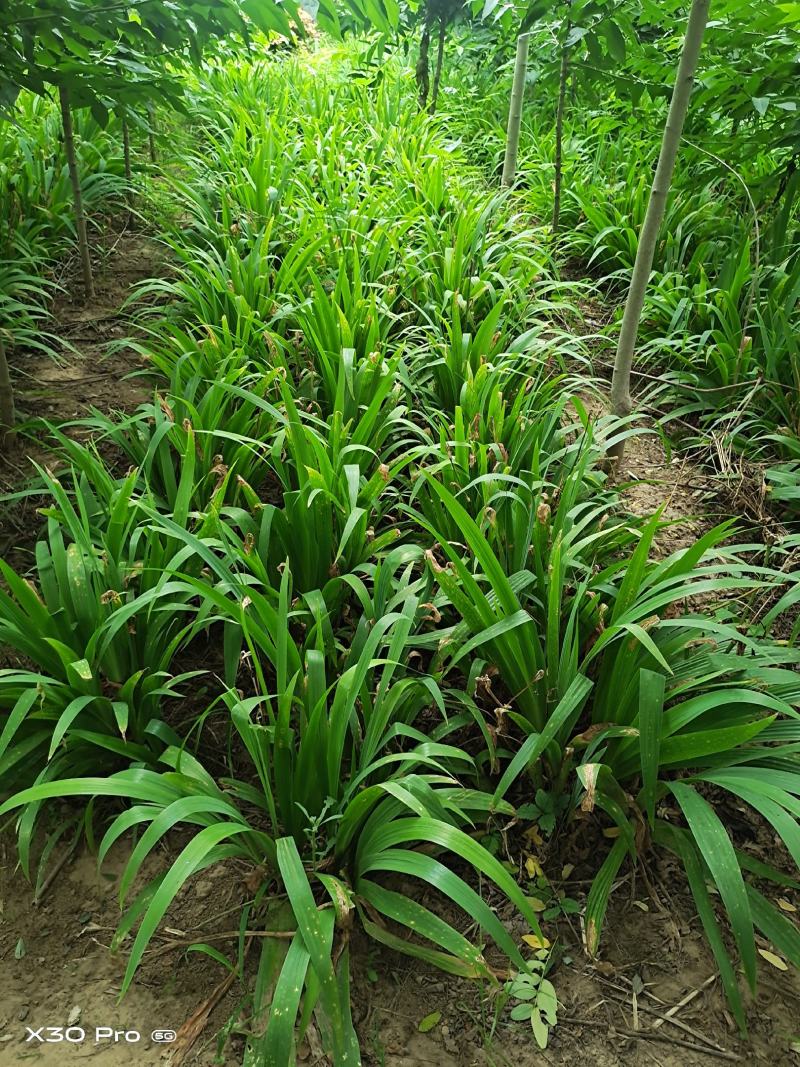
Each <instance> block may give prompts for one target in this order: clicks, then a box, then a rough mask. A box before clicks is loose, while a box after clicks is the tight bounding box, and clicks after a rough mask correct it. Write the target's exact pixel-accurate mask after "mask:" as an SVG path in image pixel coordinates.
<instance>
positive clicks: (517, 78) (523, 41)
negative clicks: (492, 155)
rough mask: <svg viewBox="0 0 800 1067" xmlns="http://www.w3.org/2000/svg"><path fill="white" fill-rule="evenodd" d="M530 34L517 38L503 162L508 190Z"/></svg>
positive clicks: (514, 163) (514, 161)
mask: <svg viewBox="0 0 800 1067" xmlns="http://www.w3.org/2000/svg"><path fill="white" fill-rule="evenodd" d="M530 36H531V35H530V34H529V33H523V34H520V36H519V37H518V38H517V58H516V60H515V62H514V83H513V85H512V86H511V103H510V105H509V108H508V127H507V129H506V158H505V160H504V162H503V177H502V179H501V181H500V184H501V185H502V186H503V188H504V189H507V188H508V187H509V186H511V185H512V184H513V182H514V175H515V174H516V171H517V152H518V151H519V131H520V126H521V125H522V104H523V101H524V99H525V76H526V74H527V73H528V41H529V40H530Z"/></svg>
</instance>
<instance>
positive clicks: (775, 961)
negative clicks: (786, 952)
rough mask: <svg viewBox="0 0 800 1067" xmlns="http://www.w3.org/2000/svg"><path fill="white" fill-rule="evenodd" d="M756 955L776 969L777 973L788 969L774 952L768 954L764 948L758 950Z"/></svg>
mask: <svg viewBox="0 0 800 1067" xmlns="http://www.w3.org/2000/svg"><path fill="white" fill-rule="evenodd" d="M758 954H759V956H761V957H762V958H763V959H765V960H766V961H767V963H771V964H772V966H773V967H777V968H778V970H779V971H788V970H789V968H788V967H787V966H786V964H785V963H784V961H783V960H782V959H781V958H780V956H776V955H775V953H774V952H770V951H769V950H768V949H766V948H760V949H759V950H758Z"/></svg>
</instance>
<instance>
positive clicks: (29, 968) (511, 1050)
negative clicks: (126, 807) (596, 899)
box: [0, 837, 800, 1067]
mask: <svg viewBox="0 0 800 1067" xmlns="http://www.w3.org/2000/svg"><path fill="white" fill-rule="evenodd" d="M178 847H179V843H177V842H174V841H173V842H171V843H170V844H169V845H168V846H167V847H166V848H165V850H164V851H163V852H162V853H161V854H160V855H159V856H157V857H155V858H153V859H152V860H151V862H150V863H149V864H148V866H147V868H146V870H145V871H144V873H143V875H142V877H141V878H140V881H141V882H143V881H144V880H146V879H149V878H151V877H153V876H154V875H155V874H156V873H157V872H158V870H159V869H164V868H165V867H166V866H168V865H169V863H170V862H171V860H172V859H174V856H175V854H176V853H177V850H178ZM587 852H588V850H587ZM126 858H127V853H126V847H125V846H124V845H123V846H122V847H121V848H119V849H117V850H115V851H113V852H112V853H111V855H110V858H109V859H108V860H107V862H106V863H105V864H104V866H103V869H102V871H100V872H98V870H97V865H96V861H95V858H94V857H93V856H92V855H90V854H89V853H88V852H87V851H80V852H79V853H78V854H77V857H76V858H74V859H73V860H71V861H70V862H68V863H67V864H65V866H64V867H63V869H62V870H61V871H60V873H59V875H58V877H57V878H56V879H55V880H54V882H53V883H52V885H51V886H50V888H49V890H48V891H47V893H46V894H45V895H44V898H43V900H42V902H41V903H40V904H39V905H38V907H37V906H33V905H32V895H33V894H32V889H31V887H30V885H29V884H28V883H27V882H26V881H25V879H24V878H23V876H22V874H21V873H20V872H19V871H15V870H14V865H15V862H16V853H15V849H14V845H13V841H11V840H10V837H8V838H6V839H4V840H3V843H2V846H1V847H0V989H2V991H3V992H2V999H1V1000H0V1064H1V1065H3V1067H5V1065H6V1064H9V1065H11V1064H18V1063H23V1062H27V1061H31V1062H36V1063H42V1064H52V1065H53V1067H56V1065H60V1064H62V1063H72V1062H76V1063H78V1062H83V1061H91V1062H93V1063H96V1064H100V1065H101V1067H106V1065H108V1067H129V1065H131V1067H132V1065H134V1064H137V1065H139V1064H141V1065H150V1064H152V1065H154V1067H155V1065H161V1064H162V1063H164V1062H165V1057H167V1058H168V1057H169V1047H168V1046H164V1045H161V1044H158V1043H156V1042H154V1041H153V1040H152V1038H151V1034H152V1032H153V1031H155V1030H165V1029H171V1030H175V1031H180V1030H181V1027H182V1026H184V1024H185V1023H187V1021H189V1020H190V1019H192V1017H193V1016H195V1014H196V1013H197V1012H198V1009H202V1007H203V1006H204V1005H205V1004H206V1003H207V1002H208V1001H209V999H212V1000H213V998H214V995H215V991H217V992H218V991H219V987H220V983H222V982H223V980H224V978H225V972H224V970H223V968H222V967H221V966H220V965H219V964H218V963H216V962H215V961H213V960H211V959H209V958H208V957H207V956H205V955H202V954H200V953H188V952H187V951H186V942H187V941H190V940H192V939H194V940H197V941H203V940H204V939H208V941H209V942H210V943H211V944H213V945H214V946H215V947H216V948H218V949H219V950H220V951H222V952H223V953H224V954H226V955H227V956H228V957H229V958H232V959H233V958H235V941H234V939H233V938H231V937H228V938H225V939H221V940H220V939H218V936H219V935H220V934H226V933H227V934H229V933H231V931H232V928H235V927H236V925H237V922H238V912H239V909H240V907H241V905H242V903H243V902H244V901H245V900H246V899H247V897H248V895H249V894H248V888H247V872H246V871H244V870H243V869H241V868H238V867H234V866H231V865H226V866H223V867H219V868H216V869H212V870H211V871H209V872H204V873H203V874H202V875H201V876H199V877H198V878H197V879H195V880H194V881H193V882H191V883H190V884H189V885H188V886H187V887H186V888H185V889H184V891H183V892H182V894H181V895H180V896H179V898H178V900H177V901H176V903H175V905H174V906H173V907H172V908H171V909H170V911H169V913H168V916H167V920H166V922H165V923H164V924H163V926H162V928H161V929H160V931H159V933H158V934H157V936H156V937H155V938H154V940H153V942H152V944H151V948H150V949H149V950H148V953H147V954H146V956H145V962H144V964H143V966H142V967H141V968H140V970H139V972H138V974H137V977H136V979H135V981H134V983H133V985H132V986H131V988H130V990H129V992H128V993H127V995H126V996H125V998H124V1000H123V1001H122V1003H118V994H119V989H120V985H121V981H122V976H123V973H124V969H125V963H126V953H127V951H128V950H129V948H130V940H129V939H128V940H127V941H126V942H125V944H124V945H123V948H122V950H121V951H120V952H119V953H118V954H116V955H112V954H111V953H110V952H109V945H110V942H111V937H112V934H113V931H114V929H115V927H116V924H117V921H118V919H119V914H120V912H119V904H118V900H117V888H118V880H119V876H120V874H121V872H122V869H123V867H124V864H125V861H126ZM587 858H588V859H589V860H591V856H588V857H587ZM552 859H553V864H552V867H553V869H552V870H551V869H550V865H547V864H546V865H545V873H546V874H547V875H548V877H550V879H551V881H552V884H553V886H555V887H560V888H563V889H564V890H565V891H566V892H567V893H568V895H570V896H573V897H574V898H575V899H576V900H578V902H582V900H583V895H584V893H585V891H586V889H587V888H588V883H587V878H588V875H589V874H590V873H591V871H592V865H591V862H589V863H588V864H587V865H585V869H581V865H580V864H579V866H578V869H577V870H576V871H575V872H573V873H572V874H571V875H570V878H569V879H568V880H566V881H562V880H561V879H560V878H559V873H560V862H561V861H560V860H558V861H557V862H556V857H555V856H554V857H552ZM584 875H585V876H586V878H584V877H576V876H584ZM650 876H651V880H652V885H653V888H652V890H650V889H649V888H648V886H647V884H646V882H645V881H644V880H641V879H640V880H638V881H634V880H632V879H631V877H626V878H624V879H622V880H621V882H620V883H619V884H618V886H617V889H616V891H615V894H614V896H613V897H612V906H611V908H610V911H609V915H608V917H607V920H606V925H605V930H604V940H603V946H602V949H603V951H602V956H601V959H599V960H597V961H592V960H590V959H588V957H587V956H586V955H585V952H584V950H583V948H582V944H581V932H580V929H579V923H578V922H577V921H575V920H574V919H573V920H571V921H567V920H561V921H559V922H551V923H549V924H546V926H545V932H546V933H547V935H548V936H549V937H550V938H551V939H552V940H553V941H554V942H555V941H556V938H557V939H558V944H559V948H560V952H561V954H562V955H561V957H560V961H559V963H558V964H557V966H556V967H555V968H554V970H553V972H552V974H551V978H552V980H553V982H554V984H555V986H556V989H557V991H558V996H559V1001H560V1012H559V1015H560V1019H559V1025H558V1027H557V1029H556V1030H555V1032H554V1033H553V1035H552V1038H551V1043H550V1046H549V1047H548V1049H547V1050H546V1051H544V1052H542V1051H540V1050H539V1049H538V1048H537V1046H536V1045H535V1043H534V1041H533V1038H532V1035H531V1032H530V1029H529V1027H528V1024H527V1023H514V1022H512V1021H511V1020H510V1018H509V1014H508V1007H506V1009H505V1010H502V1011H501V1010H500V1009H501V1004H500V1003H499V1001H498V998H497V994H496V992H492V991H491V990H489V989H488V988H481V987H479V986H477V985H476V984H475V983H471V982H466V981H462V980H458V979H454V978H451V977H449V976H447V975H444V974H442V973H441V972H438V971H434V970H432V969H429V968H426V967H424V966H421V965H420V964H418V963H417V961H414V960H411V959H410V958H406V957H403V956H400V955H397V954H392V953H389V952H386V951H384V950H382V949H377V948H376V946H374V945H372V944H370V943H369V942H368V941H367V940H366V938H364V937H363V936H360V935H355V936H354V942H353V945H352V946H351V949H352V958H353V968H354V982H353V1011H354V1020H355V1022H356V1025H357V1028H358V1030H359V1034H360V1037H361V1042H362V1048H363V1050H364V1062H365V1064H367V1065H369V1067H381V1065H383V1067H424V1065H427V1064H430V1065H431V1067H434V1065H435V1067H462V1065H463V1067H505V1065H509V1064H514V1065H515V1067H539V1065H558V1067H567V1065H572V1064H575V1063H577V1062H579V1061H580V1060H583V1059H584V1058H587V1057H588V1058H589V1059H590V1060H591V1061H592V1062H593V1063H596V1064H598V1065H599V1067H611V1065H614V1064H619V1065H639V1064H655V1065H656V1067H658V1065H661V1067H705V1065H710V1064H712V1063H720V1062H740V1063H768V1062H771V1063H773V1064H787V1065H790V1064H793V1063H800V1056H798V1054H797V1052H796V1051H793V1046H796V1047H797V1048H800V1045H798V1044H797V1042H798V1039H800V1025H798V1024H797V1023H796V1018H797V1017H796V1016H795V1015H794V1012H795V1011H796V1010H797V1007H798V1004H800V977H798V975H796V974H794V973H791V972H783V971H780V970H776V969H774V968H771V967H770V966H769V965H768V964H766V963H765V964H764V965H763V967H762V972H767V973H762V976H761V982H760V985H759V992H758V995H757V997H756V998H755V999H751V1000H750V1001H749V1003H748V1022H749V1027H750V1034H749V1038H748V1039H747V1040H743V1039H742V1038H741V1037H740V1036H739V1035H738V1033H737V1030H736V1027H735V1025H734V1023H733V1020H732V1019H731V1017H730V1014H729V1012H728V1010H727V1007H726V1003H725V999H724V996H723V993H722V990H721V988H720V986H719V982H718V981H717V980H716V979H715V977H714V976H715V966H714V963H713V960H712V959H711V957H710V954H709V952H708V950H707V948H706V944H705V940H704V937H703V933H702V930H701V929H700V925H699V922H698V920H697V918H696V916H695V913H694V910H693V907H692V904H691V901H690V899H689V898H688V895H687V893H686V890H685V889H684V887H683V884H682V879H681V877H680V875H679V872H677V871H676V870H675V869H674V868H673V867H672V865H671V864H670V863H669V861H666V862H664V861H659V862H658V863H657V864H656V865H654V868H653V869H651V871H650ZM417 895H418V896H419V897H420V898H421V900H422V902H423V903H425V904H427V905H428V906H433V907H435V901H434V899H433V895H432V894H431V899H426V891H425V889H424V888H423V889H422V890H421V892H420V887H417ZM787 899H789V902H790V903H791V902H792V900H794V904H795V905H800V900H797V899H795V898H793V897H792V895H791V894H788V896H787ZM500 915H501V917H502V918H503V920H504V922H505V923H506V925H507V926H508V928H509V930H510V931H511V932H512V933H513V934H515V935H518V936H519V935H521V934H522V933H525V932H526V929H524V928H523V926H522V924H521V920H519V919H517V918H516V917H515V916H514V914H513V910H512V909H510V908H509V909H508V910H507V911H506V910H504V908H503V906H502V905H501V906H500ZM446 917H447V918H448V919H449V920H450V921H457V917H456V915H455V914H448V915H447V916H446ZM461 922H462V925H463V917H462V918H461ZM468 933H469V934H470V935H472V936H475V935H476V931H474V930H470V931H468ZM760 944H761V945H762V947H765V948H768V945H767V943H766V942H763V941H762V942H760ZM487 951H488V954H489V958H491V948H489V949H488V950H487ZM255 957H256V953H255V952H254V953H252V954H251V959H250V966H249V967H248V971H249V972H250V973H249V974H248V978H249V979H250V980H252V977H253V974H252V971H253V966H254V964H255ZM497 962H499V959H498V961H497ZM634 994H636V995H634ZM682 1003H683V1005H684V1006H683V1007H681V1008H679V1010H678V1011H677V1012H675V1014H674V1016H673V1020H674V1021H673V1022H669V1021H663V1020H660V1018H659V1017H660V1016H665V1015H667V1013H669V1012H671V1010H672V1009H673V1008H674V1007H675V1006H676V1005H679V1004H682ZM634 1005H635V1006H634ZM245 1007H246V1006H245V1004H244V995H243V993H242V989H241V986H239V985H237V984H234V985H233V986H232V987H231V988H230V990H228V991H227V992H226V993H225V994H224V995H223V996H222V997H221V998H220V1000H219V1002H218V1003H217V1004H216V1006H215V1007H214V1008H213V1010H212V1011H211V1014H210V1018H209V1020H208V1023H207V1025H206V1026H205V1027H204V1029H203V1030H202V1033H201V1035H200V1038H199V1039H198V1041H197V1043H196V1044H195V1045H194V1047H193V1048H192V1049H191V1051H190V1053H189V1055H188V1056H187V1057H186V1059H185V1060H184V1061H183V1062H185V1063H186V1064H193V1065H202V1067H211V1065H213V1064H216V1065H219V1067H234V1065H237V1064H239V1063H241V1054H242V1049H243V1042H244V1038H243V1037H242V1036H241V1034H240V1033H239V1034H237V1033H234V1035H233V1036H232V1037H231V1038H230V1040H228V1041H227V1043H225V1044H224V1048H223V1049H222V1050H221V1051H220V1052H218V1050H217V1040H216V1034H217V1033H218V1031H219V1030H220V1029H222V1028H223V1027H225V1026H226V1024H227V1023H228V1022H230V1021H233V1022H234V1023H235V1021H236V1020H237V1019H238V1018H241V1019H242V1020H245V1019H246V1014H247V1013H246V1010H245ZM434 1015H435V1016H437V1018H436V1019H435V1021H434V1023H433V1025H432V1027H431V1029H430V1030H429V1031H428V1032H421V1031H420V1024H421V1023H423V1020H427V1021H428V1022H430V1020H431V1016H434ZM68 1022H71V1025H73V1026H76V1027H80V1028H82V1029H84V1030H85V1031H86V1033H87V1035H88V1037H87V1039H86V1040H85V1041H84V1042H81V1043H74V1044H68V1043H63V1042H61V1043H58V1044H40V1043H38V1042H36V1041H33V1042H30V1041H26V1037H27V1036H28V1031H27V1029H26V1028H27V1027H30V1028H32V1029H34V1030H38V1029H39V1028H40V1027H47V1026H55V1027H57V1026H67V1025H68ZM654 1024H655V1025H654ZM96 1027H111V1028H113V1029H117V1030H127V1031H138V1033H139V1034H140V1035H141V1038H140V1040H138V1041H129V1042H126V1041H124V1040H122V1039H120V1040H119V1041H117V1042H115V1043H114V1042H111V1041H110V1040H108V1041H101V1042H100V1043H95V1041H94V1037H95V1028H96ZM299 1054H300V1061H301V1062H309V1063H312V1062H319V1061H317V1060H316V1059H315V1058H314V1056H313V1055H312V1053H311V1049H310V1048H309V1047H308V1046H307V1045H302V1046H301V1048H300V1050H299Z"/></svg>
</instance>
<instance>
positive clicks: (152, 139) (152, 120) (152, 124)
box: [147, 104, 156, 163]
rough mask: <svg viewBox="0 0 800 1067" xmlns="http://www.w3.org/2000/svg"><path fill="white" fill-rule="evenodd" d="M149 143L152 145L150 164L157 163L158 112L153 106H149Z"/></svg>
mask: <svg viewBox="0 0 800 1067" xmlns="http://www.w3.org/2000/svg"><path fill="white" fill-rule="evenodd" d="M147 125H148V127H149V129H148V131H147V141H148V143H149V145H150V162H151V163H155V161H156V112H155V108H154V107H153V105H152V104H148V105H147Z"/></svg>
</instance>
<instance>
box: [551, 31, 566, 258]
mask: <svg viewBox="0 0 800 1067" xmlns="http://www.w3.org/2000/svg"><path fill="white" fill-rule="evenodd" d="M569 30H570V25H569V23H567V33H569ZM568 77H569V52H568V50H567V46H566V44H565V45H563V47H562V49H561V72H560V73H559V76H558V107H557V109H556V152H555V165H556V177H555V183H554V186H553V227H552V229H553V237H556V236H557V235H558V224H559V221H560V219H561V155H562V146H561V141H562V139H563V135H564V102H565V100H566V96H567V78H568Z"/></svg>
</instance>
